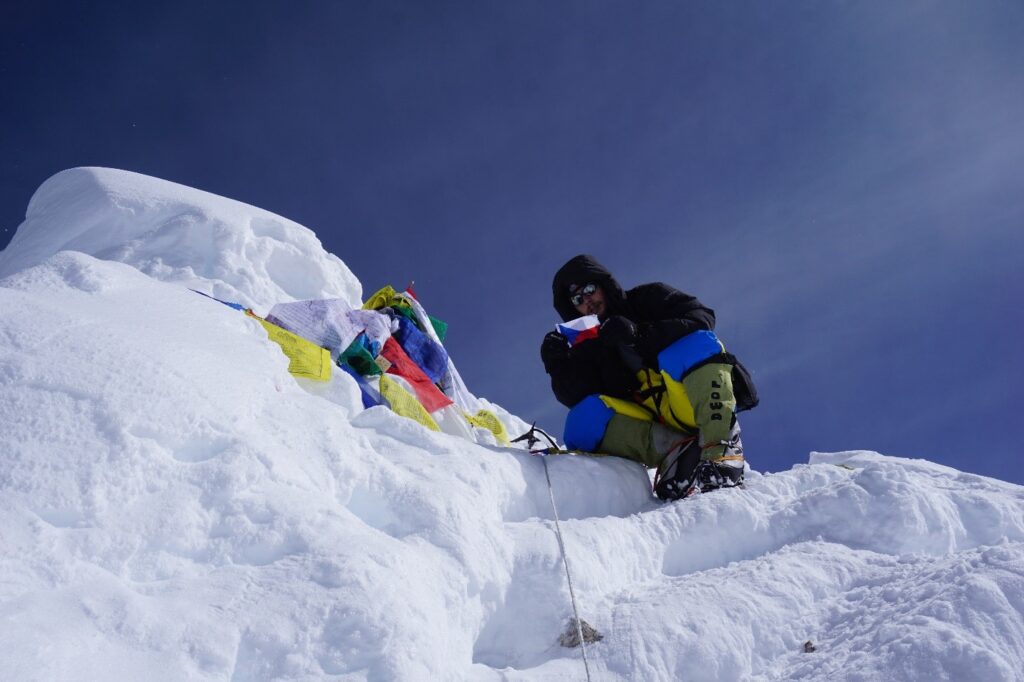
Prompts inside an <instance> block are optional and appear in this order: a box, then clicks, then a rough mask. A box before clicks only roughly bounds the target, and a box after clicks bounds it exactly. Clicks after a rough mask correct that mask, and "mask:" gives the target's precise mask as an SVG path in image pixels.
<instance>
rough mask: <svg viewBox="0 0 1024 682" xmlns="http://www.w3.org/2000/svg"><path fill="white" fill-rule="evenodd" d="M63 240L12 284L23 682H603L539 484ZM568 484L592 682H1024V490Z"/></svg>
mask: <svg viewBox="0 0 1024 682" xmlns="http://www.w3.org/2000/svg"><path fill="white" fill-rule="evenodd" d="M58 177H60V176H58ZM121 181H124V179H123V178H122V179H121ZM111 182H112V183H113V184H117V183H116V182H113V181H111ZM41 194H43V195H44V196H45V195H46V193H43V192H42V191H41ZM39 196H40V194H37V197H39ZM83 201H84V205H86V206H94V205H95V202H94V200H93V198H88V197H86V198H84V199H83ZM53 210H54V211H57V212H61V211H63V210H64V209H63V208H61V207H60V206H54V207H53ZM225 210H226V209H225ZM248 210H255V209H248ZM32 212H33V211H32V210H30V214H31V213H32ZM231 219H232V216H231V215H226V216H225V220H228V221H229V222H230V220H231ZM126 220H127V219H126ZM126 224H127V223H126ZM126 229H127V228H126ZM158 231H159V230H158ZM158 231H157V232H158ZM41 234H42V233H40V235H41ZM59 234H60V235H64V233H62V232H61V233H59ZM139 234H141V233H139ZM65 236H67V235H64V236H60V237H59V239H58V237H54V239H55V240H58V241H60V240H63V239H64V237H65ZM135 238H137V239H139V240H141V241H140V242H139V243H138V244H137V248H138V249H141V250H147V249H149V250H151V251H152V253H154V254H157V253H159V248H158V246H157V245H156V242H155V241H154V240H156V239H158V237H157V236H156V233H155V232H154V233H153V234H152V235H150V236H139V237H133V239H135ZM39 239H40V241H39V242H38V243H37V244H36V246H35V247H33V248H35V249H36V251H35V253H38V254H40V256H39V257H40V258H42V259H43V260H42V261H41V262H39V263H38V264H36V265H34V266H30V267H25V268H19V272H18V273H17V274H14V275H12V276H10V277H8V278H6V279H4V280H0V424H2V431H0V529H2V531H0V532H2V536H0V538H2V544H0V546H2V548H3V551H2V552H0V650H2V651H3V653H4V655H3V656H0V679H4V680H7V679H10V680H29V679H47V680H48V679H60V680H95V679H146V680H181V679H194V680H267V679H281V680H321V679H369V680H434V679H437V680H463V679H467V680H475V679H479V680H500V679H505V680H535V679H537V680H540V679H582V678H583V666H582V659H581V657H580V652H579V650H578V649H576V650H571V649H565V648H562V647H561V646H559V645H558V643H557V638H558V635H559V634H560V633H561V632H562V631H563V630H564V628H565V625H566V623H567V620H568V618H569V616H570V615H571V607H570V605H569V595H568V590H567V587H566V581H565V575H564V572H563V568H562V564H561V559H560V555H559V550H558V543H557V540H556V537H555V534H554V522H553V515H552V510H551V506H550V502H549V498H548V490H547V483H546V478H545V473H544V462H543V460H541V459H540V458H538V457H533V456H530V455H529V454H528V453H525V452H523V451H521V450H515V449H510V448H500V447H493V446H491V447H488V446H481V445H476V444H472V443H469V442H466V441H464V440H460V439H457V438H454V437H451V436H448V435H445V434H440V433H433V432H429V431H427V430H425V429H424V428H422V427H420V426H419V425H418V424H416V423H414V422H412V421H409V420H406V419H403V418H401V417H399V416H397V415H395V414H393V413H392V412H390V411H387V410H385V409H383V408H374V409H371V410H366V411H364V410H362V408H361V403H360V400H359V396H358V393H357V392H356V390H355V387H354V386H353V385H352V382H351V381H349V380H348V379H347V377H345V376H344V375H340V376H337V377H335V379H334V380H333V381H332V382H331V383H330V384H328V385H326V386H324V385H312V384H302V385H300V384H299V383H297V382H296V380H295V379H294V378H293V377H292V376H291V375H290V374H288V372H287V369H286V368H287V361H286V359H285V357H284V356H283V355H282V354H281V353H280V351H279V349H278V348H277V346H275V345H273V344H271V343H270V342H269V341H268V340H267V337H266V334H265V332H264V331H263V329H262V327H260V326H259V325H258V324H257V323H256V322H255V321H253V320H251V319H248V318H246V317H245V316H244V315H242V314H240V313H238V312H235V311H233V310H231V309H229V308H227V307H225V306H222V305H220V304H218V303H216V302H214V301H211V300H209V299H207V298H204V297H200V296H198V295H196V294H194V293H192V292H190V291H188V290H187V289H186V288H185V286H183V285H182V283H181V282H179V281H178V280H177V279H175V278H173V277H171V278H166V279H162V278H153V277H149V276H146V275H145V274H143V272H145V271H146V268H145V267H138V268H136V267H129V265H136V266H138V265H140V263H139V262H137V261H134V260H132V259H131V258H129V259H127V260H128V261H129V264H125V263H120V262H112V261H111V260H110V259H107V258H106V257H104V258H103V259H101V258H97V257H93V256H91V255H86V254H84V253H74V252H71V251H66V250H65V251H63V252H60V253H57V254H56V255H52V256H48V257H44V256H43V255H42V254H44V253H45V252H47V251H51V252H56V251H59V250H60V249H59V248H52V247H53V246H54V244H50V243H47V241H46V240H45V239H44V238H43V237H42V236H39ZM28 243H29V242H28V241H25V240H21V241H19V240H17V239H16V240H15V242H14V243H12V247H11V249H14V250H13V251H12V252H11V253H8V252H4V254H3V255H2V256H3V258H2V260H3V262H4V263H25V262H27V261H28V260H31V258H29V256H28V255H26V254H27V252H25V251H21V250H20V249H23V248H28V247H27V246H26V245H27V244H28ZM60 246H65V244H64V243H63V242H61V244H60ZM202 248H209V249H214V248H216V247H215V245H214V243H213V242H210V243H207V244H206V246H204V247H202ZM135 252H136V253H137V252H138V251H135ZM125 253H127V252H125ZM164 255H165V256H166V258H165V260H167V261H170V260H173V258H174V257H176V256H175V255H174V254H173V253H168V254H164ZM314 256H315V258H319V259H320V261H321V262H328V261H327V260H326V256H325V255H323V254H319V255H317V254H314ZM161 257H162V258H163V256H161ZM190 258H191V259H192V260H196V261H197V262H198V261H205V262H215V261H216V260H217V258H218V256H217V254H215V253H203V252H197V253H196V254H193V256H192V257H190ZM208 272H212V270H211V271H208ZM208 284H209V282H208ZM220 286H223V287H228V288H232V289H234V290H235V291H241V290H240V289H238V288H237V287H235V285H234V284H226V283H225V284H221V285H220ZM274 286H277V285H272V284H271V283H269V282H267V281H263V282H262V283H260V284H259V285H258V286H255V287H253V288H252V289H251V290H250V293H252V292H257V291H263V292H271V291H274V288H273V287H274ZM225 290H228V289H225ZM355 291H357V289H351V290H349V293H353V292H355ZM456 360H457V358H456ZM339 374H340V373H339ZM749 447H750V449H751V452H752V454H753V456H754V463H755V465H756V461H757V460H756V444H754V443H752V444H749ZM547 461H548V465H549V468H550V474H551V480H552V483H553V487H554V494H555V497H556V500H557V502H558V505H559V512H560V516H561V519H562V522H561V526H562V530H563V532H564V535H565V542H566V549H567V552H568V556H569V561H570V565H571V568H572V571H573V579H574V585H575V588H576V593H577V597H578V599H579V605H580V608H581V612H582V613H581V615H582V617H583V618H584V619H585V620H587V621H588V622H589V623H590V624H592V625H593V626H595V627H596V628H597V629H598V630H599V631H600V632H601V633H603V635H604V639H603V640H602V641H601V642H599V643H597V644H594V645H591V646H590V648H589V649H588V654H589V658H590V662H591V666H592V668H593V671H594V677H595V679H600V680H677V679H685V680H739V679H751V680H782V679H807V680H824V679H829V680H835V679H840V680H891V679H899V680H922V681H925V680H928V681H931V680H942V679H949V680H962V679H971V680H974V679H978V680H982V679H983V680H1018V679H1022V678H1024V488H1021V487H1019V486H1015V485H1011V484H1008V483H1003V482H1000V481H995V480H992V479H987V478H983V477H979V476H973V475H969V474H964V473H961V472H958V471H955V470H952V469H948V468H945V467H941V466H938V465H935V464H932V463H929V462H927V461H924V460H907V459H899V458H895V457H885V456H882V455H878V454H875V453H869V452H852V453H833V454H821V453H816V454H814V455H812V457H811V460H810V463H809V464H806V465H801V466H797V467H795V468H793V469H792V470H790V471H785V472H780V473H775V474H770V475H760V474H757V473H755V472H751V474H750V475H749V477H748V483H747V487H746V488H745V489H744V490H730V491H721V492H716V493H711V494H707V495H702V496H698V497H695V498H692V499H689V500H686V501H683V502H678V503H674V504H662V503H659V502H658V501H657V500H655V499H653V498H652V497H651V495H650V492H649V491H650V489H649V483H648V479H647V475H646V473H645V472H644V471H643V469H641V468H640V467H639V466H637V465H635V464H633V463H631V462H628V461H625V460H621V459H616V458H588V457H573V456H559V457H552V458H549V459H548V460H547ZM806 642H811V645H810V647H809V648H812V649H814V650H813V651H812V652H807V653H805V643H806Z"/></svg>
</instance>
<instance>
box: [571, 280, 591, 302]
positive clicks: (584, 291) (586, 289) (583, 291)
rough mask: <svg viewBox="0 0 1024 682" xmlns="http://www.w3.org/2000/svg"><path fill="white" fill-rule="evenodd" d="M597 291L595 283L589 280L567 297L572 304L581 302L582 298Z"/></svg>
mask: <svg viewBox="0 0 1024 682" xmlns="http://www.w3.org/2000/svg"><path fill="white" fill-rule="evenodd" d="M595 291H597V285H596V284H594V283H593V282H591V283H590V284H584V285H583V286H582V287H581V288H580V289H578V290H577V291H576V293H575V294H573V295H572V296H570V297H569V302H570V303H572V304H573V305H574V306H575V305H579V304H581V303H583V299H584V298H588V297H590V296H593V295H594V292H595Z"/></svg>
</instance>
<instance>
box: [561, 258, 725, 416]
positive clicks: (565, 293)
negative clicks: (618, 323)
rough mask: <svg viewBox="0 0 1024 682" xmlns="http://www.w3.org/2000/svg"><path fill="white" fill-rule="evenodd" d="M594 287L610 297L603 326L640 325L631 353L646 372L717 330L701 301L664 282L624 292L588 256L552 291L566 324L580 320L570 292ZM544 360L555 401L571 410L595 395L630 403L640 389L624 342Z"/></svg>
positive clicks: (595, 343) (586, 346)
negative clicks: (664, 354)
mask: <svg viewBox="0 0 1024 682" xmlns="http://www.w3.org/2000/svg"><path fill="white" fill-rule="evenodd" d="M589 282H595V283H597V284H599V285H600V286H601V288H602V289H603V291H604V294H605V301H606V306H607V308H606V319H603V320H602V322H607V321H608V319H611V318H614V317H616V316H618V317H624V318H626V319H628V320H630V321H631V322H633V323H634V324H635V325H636V336H635V338H634V339H633V343H632V344H629V345H630V346H631V348H630V349H628V350H629V351H630V352H631V353H632V354H633V356H634V357H636V356H639V361H640V362H642V364H643V365H644V366H646V367H652V368H653V367H657V356H658V353H659V352H661V351H662V350H663V349H664V348H665V347H666V346H668V345H669V344H671V343H672V342H674V341H676V340H678V339H680V338H682V337H683V336H686V335H687V334H689V333H690V332H693V331H697V330H698V329H712V330H713V329H714V328H715V312H714V311H713V310H711V308H708V307H707V306H705V305H704V304H702V303H701V302H700V301H698V300H697V298H696V297H694V296H690V295H689V294H684V293H683V292H681V291H679V290H677V289H674V288H672V287H670V286H669V285H667V284H662V283H660V282H655V283H652V284H641V285H640V286H638V287H635V288H633V289H630V290H629V291H623V289H622V287H621V286H620V285H619V283H618V282H617V281H615V278H614V277H612V274H611V273H610V272H609V271H608V270H607V268H605V267H604V266H603V265H601V264H600V263H599V262H597V260H596V259H595V258H593V257H592V256H587V255H580V256H576V257H575V258H573V259H571V260H570V261H569V262H568V263H566V264H565V265H563V266H562V267H561V269H559V271H558V272H557V273H555V279H554V282H553V283H552V285H551V291H552V295H553V296H554V304H555V310H557V311H558V314H559V315H560V316H561V317H562V320H564V321H569V320H573V319H575V318H577V317H579V316H580V314H579V313H578V312H577V311H576V308H575V307H573V305H572V303H571V302H570V301H569V286H570V285H571V284H577V285H583V284H586V283H589ZM541 357H542V359H543V360H544V369H545V370H546V371H547V373H548V374H550V375H551V389H552V390H553V391H554V393H555V397H556V398H558V401H559V402H561V403H562V404H563V405H566V406H567V407H572V406H573V405H575V404H576V403H578V402H579V401H580V400H582V399H583V398H585V397H587V396H588V395H591V394H593V393H601V394H604V395H610V396H615V397H620V398H629V397H630V396H631V395H632V393H633V391H634V390H636V388H637V387H638V384H637V379H636V371H635V369H633V368H631V367H630V366H629V365H630V362H629V360H628V358H625V357H624V353H623V348H622V344H621V342H616V343H609V342H608V341H607V340H606V339H602V338H601V336H600V335H599V336H598V337H597V338H596V339H592V340H589V341H584V342H583V343H580V344H578V345H576V346H574V347H573V348H566V349H564V350H562V351H561V352H555V353H552V352H542V354H541Z"/></svg>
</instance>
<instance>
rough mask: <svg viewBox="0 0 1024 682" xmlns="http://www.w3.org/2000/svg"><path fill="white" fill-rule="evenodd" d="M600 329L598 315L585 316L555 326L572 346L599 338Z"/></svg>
mask: <svg viewBox="0 0 1024 682" xmlns="http://www.w3.org/2000/svg"><path fill="white" fill-rule="evenodd" d="M600 328H601V321H600V320H599V319H597V315H584V316H583V317H577V318H576V319H575V320H570V321H568V322H563V323H562V324H559V325H556V326H555V330H556V331H557V332H558V333H559V334H561V335H562V336H564V337H565V338H566V340H567V341H568V342H569V345H570V346H575V345H577V344H580V343H583V342H584V341H586V340H587V339H595V338H597V332H598V330H599V329H600Z"/></svg>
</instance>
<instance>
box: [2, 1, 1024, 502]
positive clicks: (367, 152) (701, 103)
mask: <svg viewBox="0 0 1024 682" xmlns="http://www.w3.org/2000/svg"><path fill="white" fill-rule="evenodd" d="M20 4H21V5H22V6H21V7H16V8H12V7H9V6H5V7H4V8H3V9H0V32H2V36H0V37H2V41H0V86H2V87H0V97H2V100H0V101H2V109H0V131H2V135H0V158H2V159H3V163H2V166H0V169H2V170H0V172H2V174H3V175H2V180H3V181H2V184H0V230H2V232H0V247H2V246H5V245H6V243H7V242H8V241H9V239H10V237H11V236H12V235H13V232H14V230H15V228H16V227H17V225H18V224H19V222H20V221H21V220H22V218H23V216H24V211H25V207H26V206H27V204H28V200H29V197H30V196H31V194H32V192H33V191H34V190H35V188H36V187H37V186H38V185H39V184H40V183H41V182H42V181H43V180H45V179H46V178H47V177H49V176H50V175H52V174H53V173H56V172H58V171H60V170H62V169H64V168H69V167H73V166H83V165H98V166H109V167H114V168H124V169H128V170H132V171H137V172H141V173H146V174H149V175H154V176H158V177H161V178H166V179H169V180H173V181H176V182H180V183H183V184H186V185H190V186H193V187H198V188H200V189H204V190H207V191H210V192H214V193H217V194H222V195H225V196H228V197H231V198H234V199H238V200H241V201H245V202H247V203H251V204H254V205H257V206H260V207H263V208H266V209H269V210H271V211H274V212H276V213H279V214H281V215H283V216H286V217H288V218H291V219H293V220H296V221H298V222H300V223H302V224H304V225H307V226H308V227H310V228H312V229H313V230H314V231H315V232H316V233H317V234H318V236H319V237H320V239H321V241H322V242H323V243H324V246H325V247H326V248H327V249H328V250H329V251H332V252H333V253H335V254H337V255H338V256H340V257H341V258H342V259H343V260H344V261H345V262H346V263H347V264H348V265H349V267H351V268H352V270H353V271H354V272H355V274H356V275H357V276H358V277H359V278H360V280H361V281H362V282H363V286H364V289H365V290H366V293H370V292H372V291H373V290H375V289H376V288H378V287H379V286H381V285H384V284H387V283H391V284H394V285H396V286H399V287H401V286H403V285H405V284H406V283H407V282H408V281H409V280H415V281H416V284H417V291H418V293H419V294H420V297H421V299H422V300H423V302H424V303H425V304H426V305H427V307H428V309H429V310H431V312H432V313H434V314H435V315H437V316H439V317H442V318H444V319H446V320H447V321H448V322H449V323H450V324H451V326H452V331H451V334H450V338H449V342H448V346H449V350H450V351H451V353H452V355H453V357H454V358H455V360H456V362H457V364H458V365H459V367H460V370H461V371H462V373H463V375H464V377H465V378H466V380H467V383H468V384H469V385H470V388H471V389H472V390H473V391H474V392H476V393H477V394H479V395H483V396H486V397H488V398H490V399H491V400H494V401H495V402H498V403H500V404H502V405H504V406H506V407H508V408H509V409H511V410H512V411H513V412H516V413H517V414H519V415H520V416H522V417H524V418H526V419H527V420H532V419H538V420H539V423H541V424H542V425H544V426H547V427H548V428H550V429H552V430H560V428H561V419H562V416H563V415H564V410H563V409H562V408H561V407H560V406H559V405H558V404H557V403H556V402H555V401H554V399H553V398H552V397H551V395H550V390H549V387H548V383H547V376H546V375H545V374H544V371H543V368H542V366H541V363H540V360H539V354H538V347H539V344H540V340H541V338H542V337H543V335H544V334H545V333H546V331H548V329H550V328H551V326H552V325H553V324H554V322H555V320H556V315H555V313H554V311H553V310H552V308H551V300H550V299H551V296H550V283H551V277H552V275H553V273H554V271H555V270H556V269H557V267H558V266H559V265H561V264H562V263H563V262H564V261H565V260H567V259H568V258H569V257H571V256H573V255H575V254H577V253H580V252H587V253H592V254H594V255H596V256H597V257H598V258H599V259H601V260H603V261H604V262H605V263H606V265H608V266H609V267H610V268H611V269H612V270H613V272H615V273H616V274H617V276H618V277H619V279H620V281H621V282H622V283H623V284H624V285H626V286H627V287H628V286H633V285H636V284H639V283H642V282H646V281H652V280H662V281H665V282H668V283H670V284H673V285H674V286H676V287H678V288H680V289H682V290H684V291H687V292H689V293H692V294H695V295H697V296H698V297H700V298H701V299H702V300H703V301H704V302H706V303H707V304H708V305H710V306H711V307H713V308H715V310H716V311H717V313H718V319H719V333H720V335H721V336H722V337H723V338H724V339H725V341H726V343H727V345H728V346H729V347H730V349H731V350H733V351H734V352H735V353H737V354H738V355H739V356H740V357H741V358H743V359H744V361H745V362H746V364H747V365H748V366H749V367H750V368H751V369H752V370H753V371H754V375H755V378H756V379H757V382H758V386H759V388H760V391H761V394H762V405H761V407H759V408H758V409H757V410H755V411H754V412H752V413H748V414H747V415H745V417H744V419H743V420H742V423H743V426H744V433H745V444H746V448H747V453H748V457H749V459H750V461H751V464H752V465H753V466H754V467H755V468H756V469H759V470H762V471H776V470H779V469H785V468H788V467H789V466H791V465H792V464H793V463H795V462H802V461H806V457H807V453H808V452H809V451H810V450H841V449H873V450H878V451H881V452H884V453H886V454H893V455H901V456H907V457H926V458H928V459H932V460H934V461H938V462H942V463H946V464H949V465H951V466H956V467H958V468H962V469H965V470H968V471H973V472H978V473H983V474H987V475H993V476H996V477H999V478H1004V479H1007V480H1012V481H1015V482H1024V468H1022V467H1021V466H1020V465H1019V464H1018V462H1019V455H1020V452H1021V445H1020V443H1021V440H1022V438H1024V429H1022V427H1021V421H1022V420H1021V418H1020V417H1019V415H1018V412H1019V405H1020V403H1021V400H1022V398H1024V390H1022V387H1021V386H1022V383H1021V382H1022V377H1024V353H1022V351H1021V347H1022V340H1021V337H1022V333H1024V296H1022V292H1024V267H1022V263H1024V257H1022V255H1021V254H1024V40H1022V38H1021V36H1024V4H1022V3H1020V2H1017V1H1009V0H1007V1H998V0H996V1H991V2H959V1H949V2H898V3H887V2H858V3H851V2H770V3H769V2H721V3H718V2H713V3H683V2H632V1H630V2H611V1H605V0H602V1H599V2H595V1H593V0H582V1H579V2H558V1H553V0H535V1H520V0H516V1H514V2H513V1H508V2H502V3H497V2H475V1H474V2H469V1H467V2H461V3H451V2H421V3H412V2H398V1H382V2H379V1H376V0H374V1H372V2H370V1H365V2H322V3H307V4H306V5H307V6H305V7H303V6H299V7H294V6H292V5H291V4H286V3H283V2H281V3H268V2H247V3H202V4H192V3H188V2H184V3H182V2H175V3H162V4H161V3H116V4H115V3H63V4H49V3H45V2H42V3H36V2H33V3H28V2H25V3H20ZM228 5H232V6H230V7H229V6H228ZM300 5H302V3H300Z"/></svg>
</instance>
